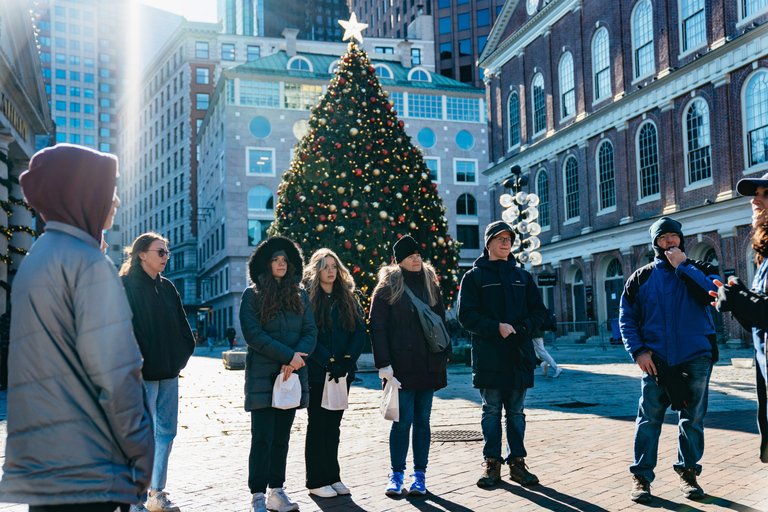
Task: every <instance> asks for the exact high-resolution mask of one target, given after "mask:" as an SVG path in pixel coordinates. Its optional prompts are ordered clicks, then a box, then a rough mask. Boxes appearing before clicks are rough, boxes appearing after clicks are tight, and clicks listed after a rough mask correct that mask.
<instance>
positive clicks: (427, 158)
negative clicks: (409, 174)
mask: <svg viewBox="0 0 768 512" xmlns="http://www.w3.org/2000/svg"><path fill="white" fill-rule="evenodd" d="M423 158H424V161H425V162H426V161H427V160H430V161H435V162H437V179H436V180H432V182H433V183H437V184H440V183H441V182H442V179H441V172H440V161H441V160H442V159H441V158H440V157H439V156H425V157H423ZM427 170H428V171H429V170H430V169H429V167H427ZM427 174H429V173H427Z"/></svg>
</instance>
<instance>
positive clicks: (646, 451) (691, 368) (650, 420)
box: [629, 356, 712, 482]
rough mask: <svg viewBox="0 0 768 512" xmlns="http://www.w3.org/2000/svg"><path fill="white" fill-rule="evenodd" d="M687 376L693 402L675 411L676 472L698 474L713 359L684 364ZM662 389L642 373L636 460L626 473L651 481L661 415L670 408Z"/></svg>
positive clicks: (702, 453) (636, 435)
mask: <svg viewBox="0 0 768 512" xmlns="http://www.w3.org/2000/svg"><path fill="white" fill-rule="evenodd" d="M683 364H684V365H685V366H686V370H685V371H686V373H688V375H690V378H689V379H688V385H689V386H690V387H691V391H693V403H692V404H691V406H690V407H686V408H684V409H682V410H681V411H679V412H678V420H677V425H678V429H679V432H678V435H677V463H675V464H673V467H674V468H675V469H682V468H688V469H690V468H695V469H696V474H697V475H699V474H701V465H700V464H699V463H698V462H699V460H701V457H702V455H704V416H705V415H706V414H707V400H708V396H709V377H710V375H711V374H712V359H711V358H710V357H708V356H702V357H697V358H696V359H694V360H693V361H688V362H687V363H683ZM665 391H666V390H665V386H663V385H660V384H657V383H656V380H655V377H652V376H650V375H648V374H647V373H643V379H642V384H641V396H640V407H639V408H638V410H637V420H636V421H635V459H634V464H632V465H631V466H630V467H629V471H630V473H632V474H635V475H642V476H644V477H645V478H647V479H648V481H649V482H653V479H654V477H655V474H654V472H653V470H654V468H655V467H656V460H657V457H658V451H659V436H660V435H661V425H662V423H664V414H665V413H666V412H667V407H669V399H668V398H667V395H666V392H665Z"/></svg>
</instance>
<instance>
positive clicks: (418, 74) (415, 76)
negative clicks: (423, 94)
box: [408, 68, 432, 82]
mask: <svg viewBox="0 0 768 512" xmlns="http://www.w3.org/2000/svg"><path fill="white" fill-rule="evenodd" d="M408 80H410V81H411V82H431V81H432V80H431V79H430V77H429V73H427V72H426V71H424V70H423V69H418V68H417V69H412V70H411V72H410V73H409V74H408Z"/></svg>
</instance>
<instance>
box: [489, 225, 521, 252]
mask: <svg viewBox="0 0 768 512" xmlns="http://www.w3.org/2000/svg"><path fill="white" fill-rule="evenodd" d="M504 231H509V233H510V238H511V239H512V240H511V242H512V243H513V244H514V243H515V238H516V237H517V234H516V233H515V230H514V229H512V226H510V225H509V224H507V223H506V222H504V221H503V220H497V221H496V222H491V223H490V224H488V225H487V226H486V227H485V247H484V248H483V253H484V254H486V255H487V254H488V244H489V243H491V239H492V238H493V237H495V236H496V235H498V234H499V233H503V232H504Z"/></svg>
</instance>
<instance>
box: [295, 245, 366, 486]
mask: <svg viewBox="0 0 768 512" xmlns="http://www.w3.org/2000/svg"><path fill="white" fill-rule="evenodd" d="M304 286H305V287H306V289H307V291H308V292H309V300H310V303H311V304H312V312H313V314H314V317H315V322H316V323H317V328H318V333H317V345H316V346H315V350H314V352H312V354H311V355H310V356H309V359H308V361H307V366H308V367H309V408H308V409H307V413H308V417H309V423H308V425H307V438H306V448H305V452H304V456H305V460H306V464H307V489H309V492H310V493H312V494H314V495H316V496H320V497H322V498H331V497H333V496H336V495H337V494H349V489H348V488H347V487H346V486H345V485H344V484H343V483H341V476H340V472H341V470H340V468H339V460H338V454H339V435H340V430H339V426H340V425H341V418H342V416H343V414H344V411H329V410H326V409H323V408H322V407H321V404H322V400H323V390H324V388H325V386H326V375H327V376H328V377H327V381H328V382H330V381H331V380H333V379H336V381H337V382H338V379H340V378H342V377H346V383H347V391H348V390H349V386H350V384H351V383H352V381H353V380H354V378H355V370H356V369H357V365H356V363H357V359H358V358H359V357H360V353H361V352H362V351H363V344H364V343H365V336H366V332H365V320H364V318H363V310H362V308H361V307H360V304H359V302H358V301H357V298H356V297H355V281H354V280H353V279H352V275H351V274H350V273H349V270H347V268H346V267H345V266H344V265H342V263H341V260H339V257H338V256H337V255H336V253H334V252H333V251H331V250H330V249H319V250H318V251H316V252H315V253H314V254H313V255H312V259H310V260H309V264H308V265H307V267H306V269H305V270H304Z"/></svg>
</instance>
